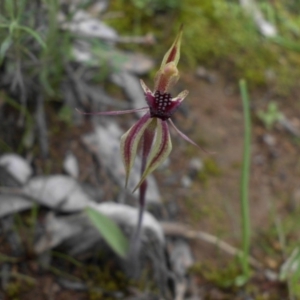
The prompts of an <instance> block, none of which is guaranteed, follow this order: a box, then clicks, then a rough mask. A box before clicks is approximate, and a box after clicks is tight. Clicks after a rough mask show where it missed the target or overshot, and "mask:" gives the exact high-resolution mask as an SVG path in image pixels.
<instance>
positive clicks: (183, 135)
mask: <svg viewBox="0 0 300 300" xmlns="http://www.w3.org/2000/svg"><path fill="white" fill-rule="evenodd" d="M168 121H169V122H170V124H171V125H172V127H173V128H174V129H175V131H176V132H177V133H178V134H179V135H180V136H181V137H182V138H183V139H184V140H185V141H187V142H189V143H191V144H192V145H194V146H196V147H198V148H199V149H201V150H202V151H203V152H205V153H207V154H214V153H215V152H209V151H207V150H205V149H204V148H202V147H201V146H199V145H198V144H197V143H195V142H194V141H193V140H192V139H190V138H189V137H188V136H187V135H185V134H184V133H183V132H182V131H180V130H179V129H178V128H177V127H176V126H175V124H174V123H173V121H172V120H171V119H169V120H168Z"/></svg>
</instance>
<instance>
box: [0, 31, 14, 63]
mask: <svg viewBox="0 0 300 300" xmlns="http://www.w3.org/2000/svg"><path fill="white" fill-rule="evenodd" d="M11 44H12V39H11V37H10V36H7V37H6V39H5V40H4V41H3V42H2V44H1V46H0V65H1V64H2V61H3V59H4V57H5V54H6V52H7V50H8V49H9V47H10V46H11Z"/></svg>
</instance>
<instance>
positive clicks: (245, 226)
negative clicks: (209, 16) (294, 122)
mask: <svg viewBox="0 0 300 300" xmlns="http://www.w3.org/2000/svg"><path fill="white" fill-rule="evenodd" d="M239 87H240V92H241V96H242V101H243V110H244V126H245V128H244V131H245V132H244V153H243V164H242V177H241V186H240V188H241V210H242V235H243V236H242V243H243V245H242V246H243V247H242V248H243V256H242V258H241V259H242V268H243V276H244V278H245V279H246V280H247V279H248V278H249V275H250V269H249V260H248V258H249V251H250V235H251V225H250V210H249V199H248V192H249V177H250V143H251V118H250V106H249V97H248V91H247V85H246V82H245V80H240V82H239Z"/></svg>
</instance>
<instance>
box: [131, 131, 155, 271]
mask: <svg viewBox="0 0 300 300" xmlns="http://www.w3.org/2000/svg"><path fill="white" fill-rule="evenodd" d="M151 144H152V137H151V134H150V132H148V131H147V130H146V132H145V135H144V138H143V143H142V145H143V148H142V163H141V175H143V173H144V171H145V168H146V162H147V157H148V155H149V153H150V149H151ZM147 186H148V183H147V180H146V179H145V180H144V181H143V182H142V184H141V185H140V187H139V215H138V222H137V227H136V230H135V233H134V235H133V240H132V247H133V248H132V255H133V258H134V261H133V264H134V269H135V270H134V273H135V275H136V276H137V274H138V268H139V262H138V259H137V258H138V257H139V253H140V248H141V229H142V222H143V215H144V211H145V205H146V191H147Z"/></svg>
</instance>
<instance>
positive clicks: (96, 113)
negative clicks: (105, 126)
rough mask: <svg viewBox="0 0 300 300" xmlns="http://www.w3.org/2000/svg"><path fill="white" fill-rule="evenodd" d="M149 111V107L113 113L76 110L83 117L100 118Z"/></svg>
mask: <svg viewBox="0 0 300 300" xmlns="http://www.w3.org/2000/svg"><path fill="white" fill-rule="evenodd" d="M146 109H149V108H148V107H141V108H134V109H126V110H112V111H97V112H84V111H81V110H79V109H78V108H76V110H77V111H78V112H79V113H80V114H82V115H100V116H116V115H126V114H131V113H134V112H138V111H141V110H146Z"/></svg>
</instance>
